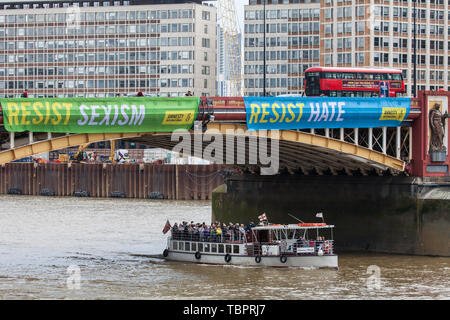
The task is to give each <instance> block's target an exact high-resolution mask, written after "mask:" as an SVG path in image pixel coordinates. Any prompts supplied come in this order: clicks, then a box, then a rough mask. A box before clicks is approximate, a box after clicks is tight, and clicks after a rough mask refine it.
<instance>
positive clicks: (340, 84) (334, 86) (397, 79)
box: [305, 67, 405, 97]
mask: <svg viewBox="0 0 450 320" xmlns="http://www.w3.org/2000/svg"><path fill="white" fill-rule="evenodd" d="M404 92H405V83H404V82H403V74H402V71H401V70H399V69H388V68H386V69H371V68H322V67H313V68H309V69H307V70H306V71H305V95H306V96H327V97H396V96H397V94H398V93H404Z"/></svg>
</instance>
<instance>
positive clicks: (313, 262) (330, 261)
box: [165, 250, 338, 269]
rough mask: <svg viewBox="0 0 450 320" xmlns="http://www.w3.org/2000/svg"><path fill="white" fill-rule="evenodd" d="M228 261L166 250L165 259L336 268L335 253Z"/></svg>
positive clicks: (205, 255)
mask: <svg viewBox="0 0 450 320" xmlns="http://www.w3.org/2000/svg"><path fill="white" fill-rule="evenodd" d="M230 256H231V259H230V261H229V262H226V261H225V255H221V254H207V253H203V254H201V257H200V259H197V258H196V257H195V253H194V252H192V253H190V252H177V251H172V250H168V254H167V257H165V259H166V260H171V261H183V262H193V263H204V264H220V265H239V266H252V267H300V268H332V269H338V256H337V255H323V256H307V255H305V256H286V258H287V259H286V261H285V262H284V263H283V262H281V259H280V256H262V257H261V261H260V262H259V263H258V262H256V259H255V257H252V256H244V255H232V254H231V255H230Z"/></svg>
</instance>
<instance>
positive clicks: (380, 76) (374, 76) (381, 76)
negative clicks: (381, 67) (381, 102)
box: [373, 73, 383, 80]
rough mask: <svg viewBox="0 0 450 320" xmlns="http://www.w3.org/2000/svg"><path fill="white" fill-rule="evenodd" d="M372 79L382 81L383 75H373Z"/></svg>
mask: <svg viewBox="0 0 450 320" xmlns="http://www.w3.org/2000/svg"><path fill="white" fill-rule="evenodd" d="M373 78H374V79H375V80H383V74H381V73H375V74H374V75H373Z"/></svg>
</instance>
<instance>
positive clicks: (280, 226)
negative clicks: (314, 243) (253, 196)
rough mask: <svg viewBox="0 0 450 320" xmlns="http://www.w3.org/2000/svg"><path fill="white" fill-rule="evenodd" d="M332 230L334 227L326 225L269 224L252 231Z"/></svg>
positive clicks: (254, 228)
mask: <svg viewBox="0 0 450 320" xmlns="http://www.w3.org/2000/svg"><path fill="white" fill-rule="evenodd" d="M328 228H334V225H327V224H326V223H297V224H269V225H264V226H257V227H253V228H252V230H255V231H257V230H292V229H328Z"/></svg>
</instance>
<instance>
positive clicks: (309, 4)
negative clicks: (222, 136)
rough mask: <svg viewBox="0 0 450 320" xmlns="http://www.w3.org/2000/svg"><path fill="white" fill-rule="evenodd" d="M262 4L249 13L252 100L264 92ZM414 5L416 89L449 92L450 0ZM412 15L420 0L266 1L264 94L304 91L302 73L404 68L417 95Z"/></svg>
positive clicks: (247, 67)
mask: <svg viewBox="0 0 450 320" xmlns="http://www.w3.org/2000/svg"><path fill="white" fill-rule="evenodd" d="M263 1H264V0H250V1H249V5H248V6H246V8H245V59H244V72H245V93H246V95H256V96H258V95H262V92H263V89H262V84H263V80H262V79H263V62H262V61H263V53H262V51H263V49H261V48H262V47H263V46H264V42H263V31H264V27H263V18H264V15H263V7H264V6H263V3H264V2H263ZM416 6H417V14H416V26H417V31H416V39H417V40H416V41H417V42H416V43H417V47H416V50H417V51H416V52H417V55H416V57H417V60H416V61H417V63H416V69H417V77H416V81H417V89H418V90H439V89H445V90H450V72H449V70H448V69H449V68H448V67H449V64H450V57H449V55H448V50H449V49H450V42H449V34H450V24H449V21H450V12H449V6H450V0H417V1H416ZM413 9H414V0H410V1H406V0H320V1H314V0H267V3H266V44H267V45H266V52H267V53H266V65H267V69H266V70H267V72H266V77H267V82H266V92H269V93H270V94H274V95H276V94H283V93H286V94H298V93H301V92H303V82H304V75H303V72H304V70H306V68H307V67H310V66H319V65H320V66H324V67H327V66H328V67H331V66H335V67H374V68H382V67H390V68H397V69H401V70H402V71H403V75H404V79H405V84H406V93H405V95H407V96H411V95H412V94H413V88H412V87H413V83H414V56H413V53H414V41H413V39H414V10H413ZM317 24H319V26H318V25H317ZM274 58H275V59H274ZM278 58H281V59H278ZM283 76H284V78H285V79H284V80H283ZM278 84H280V86H278ZM283 88H284V89H285V90H282V89H283Z"/></svg>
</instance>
